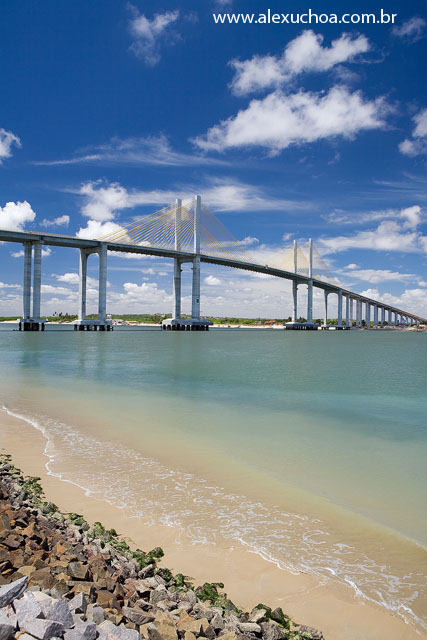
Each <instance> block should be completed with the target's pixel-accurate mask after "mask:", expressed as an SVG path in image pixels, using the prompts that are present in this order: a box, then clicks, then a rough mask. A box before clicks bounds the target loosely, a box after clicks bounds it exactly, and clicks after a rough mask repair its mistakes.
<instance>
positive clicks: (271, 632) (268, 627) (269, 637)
mask: <svg viewBox="0 0 427 640" xmlns="http://www.w3.org/2000/svg"><path fill="white" fill-rule="evenodd" d="M260 627H261V632H262V637H263V640H282V639H283V638H286V637H287V636H286V635H285V633H284V632H283V631H282V629H281V628H280V627H279V625H277V624H275V623H274V622H261V623H260Z"/></svg>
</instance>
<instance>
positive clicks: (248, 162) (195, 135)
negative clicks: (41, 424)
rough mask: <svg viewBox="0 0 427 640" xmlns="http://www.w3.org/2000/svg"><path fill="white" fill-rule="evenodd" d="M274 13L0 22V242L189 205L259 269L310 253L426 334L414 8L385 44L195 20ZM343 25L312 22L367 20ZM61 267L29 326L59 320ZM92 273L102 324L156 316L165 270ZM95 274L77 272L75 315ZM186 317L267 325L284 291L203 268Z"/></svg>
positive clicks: (63, 252)
mask: <svg viewBox="0 0 427 640" xmlns="http://www.w3.org/2000/svg"><path fill="white" fill-rule="evenodd" d="M384 4H385V3H384ZM284 5H285V3H284V2H283V0H282V1H281V2H279V1H277V0H246V1H245V2H243V0H228V1H227V0H216V1H215V0H206V1H205V2H194V0H193V1H190V0H185V1H181V2H179V3H177V2H176V0H175V1H174V0H164V1H163V2H159V1H157V2H155V3H154V2H152V1H151V0H150V1H148V0H147V1H145V2H139V1H137V0H135V1H134V2H133V3H129V2H126V1H123V2H122V1H121V0H114V1H112V0H102V1H100V0H91V2H83V1H80V0H73V1H71V0H63V1H62V2H57V1H56V0H44V2H43V3H34V2H33V1H30V0H20V1H19V2H15V3H2V5H1V6H0V17H1V20H0V30H1V42H2V56H1V58H0V66H1V78H2V100H1V103H0V162H1V164H0V227H3V228H18V229H30V230H39V229H46V230H49V231H52V232H57V233H67V234H71V235H74V234H79V235H81V236H83V237H90V236H92V237H98V236H100V235H102V234H103V233H105V232H108V231H109V230H113V229H114V228H116V225H120V224H123V223H126V222H129V221H131V220H132V219H135V218H137V217H138V216H142V215H144V214H146V213H151V212H153V211H155V210H157V209H159V208H161V207H162V206H164V205H166V204H168V203H170V202H172V201H173V200H174V199H175V198H176V197H183V198H184V199H188V198H191V197H192V196H193V194H194V193H200V194H201V195H202V198H203V200H204V202H205V204H206V205H207V206H208V207H209V208H210V209H211V210H212V211H213V212H214V213H215V214H216V215H217V216H218V217H219V218H220V220H221V221H222V222H223V223H224V224H225V226H226V227H227V228H228V229H230V231H231V232H232V233H233V234H234V236H235V237H236V238H237V239H238V240H242V241H244V242H245V245H246V248H247V250H248V251H250V253H251V254H252V255H253V256H255V257H256V258H257V259H259V260H260V262H262V263H268V264H272V263H273V262H274V255H275V254H276V253H277V251H279V250H280V248H281V247H283V246H285V245H287V244H289V242H292V240H293V239H294V238H297V239H299V240H300V241H301V242H302V241H304V240H306V239H307V238H309V237H312V238H313V239H314V241H315V243H316V246H317V247H318V249H319V251H320V253H321V254H322V255H323V256H324V258H325V259H326V260H327V261H328V264H329V266H330V268H331V271H332V272H333V273H334V275H335V277H336V278H337V279H338V280H339V281H340V282H342V283H343V285H344V286H346V287H349V288H352V289H354V290H355V291H360V292H364V293H369V294H370V296H371V297H374V298H378V299H380V300H385V301H390V303H392V304H394V305H396V306H399V307H402V308H404V309H408V310H410V311H413V312H416V313H419V314H422V315H427V268H426V266H427V224H426V213H425V211H426V205H427V202H426V200H427V196H426V188H425V185H426V160H427V90H426V83H425V77H426V62H425V61H426V60H427V28H426V18H427V15H426V14H427V11H426V9H427V3H426V1H425V0H412V1H411V3H403V2H396V1H389V2H388V3H387V4H386V7H384V11H386V12H387V13H389V14H392V13H394V14H396V16H395V18H394V24H393V25H392V24H390V23H389V24H360V23H359V24H355V23H354V24H345V25H344V24H342V23H341V24H330V23H329V24H315V21H314V19H312V24H301V23H300V24H286V23H284V24H261V23H260V22H258V24H241V23H239V24H215V20H214V18H213V14H214V13H215V14H218V13H223V12H235V13H239V12H244V13H252V12H254V13H255V14H256V15H257V16H258V14H259V13H264V12H265V13H267V11H268V9H270V11H271V13H274V12H277V13H278V14H283V12H284V11H285V10H286V12H288V13H291V12H293V14H294V16H295V15H296V12H299V13H304V12H305V11H308V9H309V7H310V5H309V4H307V5H303V4H301V3H298V5H293V6H292V7H285V6H284ZM346 5H347V6H346V7H343V3H338V2H337V3H334V2H329V1H328V0H325V2H324V3H322V4H321V3H319V2H315V3H311V9H312V11H313V12H317V13H318V14H322V13H324V14H328V15H329V14H333V13H336V14H337V16H338V18H340V17H341V16H342V14H343V13H344V12H349V13H350V14H362V13H375V14H376V15H377V16H379V15H380V12H381V7H382V5H381V3H378V2H369V3H368V2H359V3H357V5H356V4H355V3H352V4H351V5H350V3H346ZM285 15H286V14H285ZM288 19H289V17H288ZM355 20H357V16H356V18H355ZM20 249H21V247H20V246H18V245H17V246H12V245H10V244H3V245H2V246H0V268H1V275H0V315H9V314H11V315H13V314H18V315H19V314H20V313H21V307H22V302H21V289H20V287H21V282H22V271H23V259H22V256H21V255H20ZM77 265H78V256H77V252H75V251H73V250H70V249H59V248H52V249H51V250H47V251H46V252H45V255H44V258H43V292H42V312H43V313H45V314H47V313H52V312H53V311H69V312H72V311H74V310H75V309H76V306H77V284H76V282H77V277H76V273H77ZM108 268H109V270H108V280H109V288H108V311H110V312H118V313H120V312H121V313H125V312H128V313H132V312H135V313H137V312H156V311H160V312H167V311H170V310H171V288H172V264H171V262H170V261H165V260H159V259H150V258H143V259H136V258H131V259H129V258H126V257H120V256H111V257H110V258H109V263H108ZM96 272H97V258H96V257H93V258H91V259H90V261H89V275H90V277H91V278H92V280H90V291H89V299H90V305H89V310H95V307H96ZM190 275H191V274H190V272H189V271H188V267H187V269H186V270H185V272H184V311H185V310H187V308H188V309H189V300H190V290H189V285H190ZM321 300H322V298H321V295H320V292H319V296H318V297H316V298H315V315H321V313H322V304H321ZM301 303H302V304H303V303H304V292H303V291H301ZM331 303H332V300H331ZM201 305H202V313H205V314H214V315H246V316H272V317H285V316H287V315H289V314H290V311H291V305H290V286H289V283H288V282H286V281H278V280H274V279H268V278H260V277H256V276H255V275H253V276H251V275H248V274H246V273H240V272H238V271H235V270H226V269H221V268H219V267H212V266H209V265H204V266H203V267H202V297H201ZM331 313H334V306H333V303H332V304H331Z"/></svg>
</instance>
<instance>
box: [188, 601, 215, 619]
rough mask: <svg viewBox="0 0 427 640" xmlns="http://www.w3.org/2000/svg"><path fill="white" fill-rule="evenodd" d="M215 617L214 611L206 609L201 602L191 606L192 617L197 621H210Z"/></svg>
mask: <svg viewBox="0 0 427 640" xmlns="http://www.w3.org/2000/svg"><path fill="white" fill-rule="evenodd" d="M214 615H215V611H214V610H213V609H211V608H210V607H207V606H206V605H205V604H203V602H197V603H196V604H195V605H194V606H193V616H194V617H195V618H197V619H199V618H206V620H212V618H213V617H214Z"/></svg>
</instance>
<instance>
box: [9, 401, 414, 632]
mask: <svg viewBox="0 0 427 640" xmlns="http://www.w3.org/2000/svg"><path fill="white" fill-rule="evenodd" d="M0 432H1V436H2V444H1V448H2V450H3V451H4V452H8V453H11V454H12V456H13V460H14V462H15V464H16V465H17V466H18V467H19V468H21V469H22V471H23V472H24V473H25V474H28V475H37V476H40V477H41V479H42V485H43V487H44V489H45V493H46V496H47V499H48V500H51V501H52V502H54V503H55V504H57V505H58V507H59V508H60V509H61V510H62V511H70V512H71V511H73V512H78V513H81V514H82V515H84V517H85V518H86V519H87V520H88V521H89V522H94V521H96V520H99V521H101V522H103V523H104V524H105V525H106V526H107V527H114V528H116V529H117V530H118V531H119V532H120V533H121V534H122V535H123V536H124V537H126V538H130V539H132V540H133V541H134V542H135V544H137V545H138V546H139V547H141V548H143V549H145V550H148V549H150V548H152V547H154V546H157V545H160V546H162V547H163V549H164V551H165V558H164V565H165V566H168V567H170V568H171V569H172V570H174V571H180V572H182V573H184V574H186V575H188V576H192V577H193V578H194V581H195V582H196V583H197V584H199V583H203V582H205V581H209V582H215V581H223V582H224V583H225V590H226V591H227V593H228V595H229V597H230V598H231V599H232V600H233V602H235V604H237V605H238V606H241V607H244V608H247V609H250V608H252V607H253V606H254V605H256V604H257V603H259V602H264V603H266V604H269V605H272V606H281V607H282V608H283V610H284V611H286V613H288V614H289V615H290V616H291V617H292V618H293V619H295V620H296V621H298V622H301V623H304V624H308V625H311V626H313V627H315V628H318V629H322V631H323V632H324V634H325V637H326V638H327V639H328V640H383V639H384V638H388V640H412V639H414V640H415V638H418V639H422V638H427V635H426V634H419V633H417V632H416V630H415V629H413V628H412V627H410V626H408V625H407V624H405V623H404V622H403V621H402V620H401V619H400V618H398V617H396V616H395V615H392V614H391V613H389V612H387V611H386V610H385V609H384V608H381V607H379V606H377V605H374V604H370V603H368V602H366V600H365V601H362V600H359V599H357V598H355V597H354V595H353V592H352V591H351V590H350V589H346V588H345V587H341V586H336V585H331V584H330V583H329V584H327V585H326V584H322V583H321V582H320V581H319V580H318V579H317V578H316V577H315V576H312V575H309V574H305V573H299V574H298V575H294V574H292V573H290V572H288V571H285V570H283V569H279V568H278V567H276V565H274V564H272V563H271V562H268V561H267V560H264V559H263V558H261V557H260V556H259V555H257V554H254V553H253V552H251V551H250V550H249V549H248V548H245V547H244V546H243V545H239V546H237V545H236V544H233V545H230V546H228V547H221V548H220V547H219V546H214V545H207V544H203V545H202V544H200V545H194V544H191V543H190V542H189V541H186V540H185V539H183V537H182V535H181V532H180V531H178V530H177V529H176V528H174V527H167V526H142V525H141V523H140V521H139V520H138V519H137V518H135V517H131V515H130V514H129V513H127V510H126V509H124V508H123V509H119V508H117V507H114V506H111V505H110V504H107V503H106V502H104V501H101V500H98V499H95V498H93V497H90V496H88V495H86V494H85V492H84V491H83V490H82V489H81V488H80V487H78V486H76V485H73V484H72V483H70V482H66V481H61V479H60V478H58V477H56V476H54V475H52V474H51V473H49V470H48V469H47V468H46V463H47V462H48V458H47V456H46V455H45V454H44V449H45V446H46V440H45V438H44V436H43V435H42V434H41V432H39V431H37V430H36V429H34V428H33V427H31V426H30V425H29V424H28V423H26V422H25V421H23V420H19V419H17V418H14V417H11V416H9V415H8V414H7V413H6V412H5V411H0Z"/></svg>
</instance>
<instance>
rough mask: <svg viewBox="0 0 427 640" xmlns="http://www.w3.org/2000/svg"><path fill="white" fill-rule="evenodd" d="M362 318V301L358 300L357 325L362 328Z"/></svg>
mask: <svg viewBox="0 0 427 640" xmlns="http://www.w3.org/2000/svg"><path fill="white" fill-rule="evenodd" d="M361 320H362V301H361V300H356V327H357V328H358V329H360V325H361Z"/></svg>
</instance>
